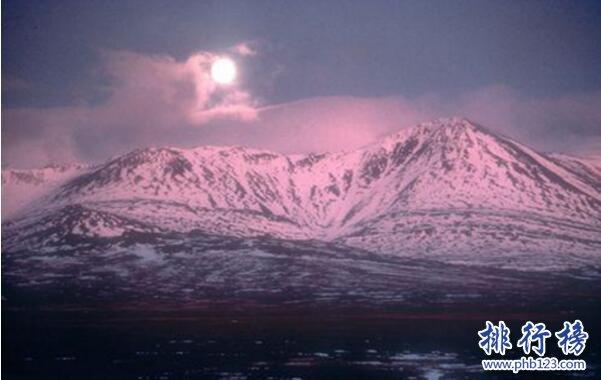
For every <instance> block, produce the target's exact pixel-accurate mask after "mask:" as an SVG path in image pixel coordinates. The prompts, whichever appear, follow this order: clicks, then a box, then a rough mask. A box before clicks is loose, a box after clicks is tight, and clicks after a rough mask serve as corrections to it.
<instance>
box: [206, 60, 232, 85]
mask: <svg viewBox="0 0 601 380" xmlns="http://www.w3.org/2000/svg"><path fill="white" fill-rule="evenodd" d="M211 78H213V80H214V81H215V82H217V83H220V84H229V83H232V82H233V81H234V79H236V64H235V63H234V61H232V60H231V59H229V58H219V59H217V60H216V61H215V62H213V65H211Z"/></svg>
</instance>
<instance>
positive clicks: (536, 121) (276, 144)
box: [2, 52, 601, 166]
mask: <svg viewBox="0 0 601 380" xmlns="http://www.w3.org/2000/svg"><path fill="white" fill-rule="evenodd" d="M212 59H214V55H213V54H211V53H206V52H205V53H198V54H195V55H192V56H191V57H189V58H188V59H186V60H183V61H177V60H175V59H173V58H171V57H168V56H147V55H142V54H136V53H131V52H106V53H105V54H104V66H103V69H104V70H105V72H106V73H107V75H108V76H109V77H110V78H112V82H111V86H110V87H109V94H108V97H107V99H106V101H105V102H103V103H101V104H100V105H94V106H79V107H62V108H27V109H5V110H3V113H2V123H3V130H2V137H3V143H2V148H3V150H2V151H3V153H2V155H3V156H2V159H3V162H5V163H6V162H8V163H9V164H12V165H18V166H40V165H43V164H45V163H48V162H64V161H82V160H83V161H85V160H93V161H101V160H104V159H106V158H107V157H109V156H112V155H115V154H118V153H123V152H125V151H128V150H131V149H134V148H137V147H144V146H182V147H191V146H197V145H244V146H251V147H257V148H264V149H269V150H273V151H278V152H283V153H300V152H310V151H313V152H322V151H339V150H345V149H353V148H357V147H359V146H362V145H366V144H369V143H372V142H374V141H376V140H377V139H379V138H380V137H382V136H384V135H386V134H389V133H392V132H394V131H397V130H399V129H402V128H405V127H408V126H411V125H414V124H416V123H419V122H421V121H424V120H430V119H433V118H437V117H447V116H453V115H459V116H466V117H469V118H471V119H472V120H474V121H476V122H478V123H480V124H482V125H484V126H487V127H488V128H489V129H491V130H493V131H497V132H499V133H502V134H505V135H507V136H509V137H513V138H515V139H517V140H519V141H523V142H525V143H527V144H529V145H531V146H533V147H535V148H537V149H539V150H551V151H564V152H571V153H586V154H591V152H592V153H595V151H596V150H598V149H599V147H600V146H601V145H599V141H600V140H601V139H600V136H601V91H597V92H588V93H581V94H571V95H565V96H561V97H529V96H524V95H521V94H520V93H518V92H517V91H515V90H514V89H511V88H509V87H507V86H503V85H494V86H488V87H483V88H478V89H474V90H470V91H465V92H463V93H457V94H453V96H448V95H446V96H443V95H441V94H437V93H429V94H424V95H423V96H419V97H413V98H410V97H404V96H393V97H383V98H356V97H322V98H311V99H304V100H299V101H295V102H291V103H285V104H278V105H272V106H267V107H262V108H259V107H257V102H256V101H255V100H254V98H253V97H252V96H251V94H250V93H249V92H247V91H244V90H243V89H242V88H236V87H225V88H224V87H219V86H216V85H215V84H214V83H213V82H212V81H211V80H210V78H208V66H209V65H210V63H211V61H212Z"/></svg>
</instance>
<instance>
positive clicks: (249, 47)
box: [232, 42, 258, 57]
mask: <svg viewBox="0 0 601 380" xmlns="http://www.w3.org/2000/svg"><path fill="white" fill-rule="evenodd" d="M255 45H256V43H253V42H242V43H239V44H237V45H235V46H234V47H233V48H232V51H234V52H235V53H236V54H239V55H241V56H247V57H248V56H250V57H252V56H255V55H257V54H258V50H257V49H256V47H255Z"/></svg>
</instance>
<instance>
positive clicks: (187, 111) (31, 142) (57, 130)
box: [2, 51, 257, 166]
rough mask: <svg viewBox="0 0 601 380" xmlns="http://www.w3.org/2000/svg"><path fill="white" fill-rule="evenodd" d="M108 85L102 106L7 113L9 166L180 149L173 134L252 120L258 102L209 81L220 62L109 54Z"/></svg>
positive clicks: (200, 56)
mask: <svg viewBox="0 0 601 380" xmlns="http://www.w3.org/2000/svg"><path fill="white" fill-rule="evenodd" d="M101 58H102V65H101V69H102V73H103V74H104V75H105V76H106V79H107V80H108V87H107V88H108V91H107V94H106V99H105V100H104V101H102V102H101V103H100V104H96V105H84V106H77V107H54V108H20V109H14V108H12V109H11V108H8V109H3V114H2V124H3V129H2V134H3V136H2V137H3V144H2V145H3V146H2V147H3V154H2V155H3V156H2V159H3V162H5V163H6V162H8V163H9V164H12V165H19V166H32V165H33V166H35V165H39V164H42V163H46V162H49V161H66V160H75V159H83V160H89V159H92V160H98V159H103V158H105V157H106V156H107V155H112V154H116V153H120V152H123V151H124V150H128V149H131V148H132V147H136V146H144V145H157V144H164V143H174V144H176V143H177V141H174V140H171V139H170V138H169V136H170V133H171V131H172V130H174V129H178V128H181V127H182V126H185V127H187V128H197V127H201V126H202V125H205V124H207V123H209V122H210V121H212V120H216V119H224V120H242V121H249V120H253V119H254V118H256V116H257V111H256V104H255V103H256V101H255V100H254V99H253V98H252V97H251V95H250V94H249V93H248V92H246V91H244V90H243V89H241V88H240V87H238V86H219V85H217V84H216V83H215V82H214V81H213V80H211V78H210V74H209V72H210V69H209V68H210V65H211V63H212V62H213V61H214V59H215V58H216V55H215V54H213V53H209V52H199V53H196V54H193V55H191V56H190V57H188V58H187V59H185V60H183V61H177V60H175V59H173V58H172V57H169V56H165V55H144V54H139V53H133V52H129V51H103V52H102V53H101Z"/></svg>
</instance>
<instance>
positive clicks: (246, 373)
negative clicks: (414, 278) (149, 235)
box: [2, 269, 601, 379]
mask: <svg viewBox="0 0 601 380" xmlns="http://www.w3.org/2000/svg"><path fill="white" fill-rule="evenodd" d="M478 271H481V269H478ZM505 274H507V273H505ZM464 275H465V276H466V278H471V279H473V278H475V277H474V276H476V275H477V274H476V273H470V272H469V270H468V269H466V270H465V271H464ZM515 276H517V278H519V279H521V280H520V281H518V280H517V279H516V278H515V277H511V276H509V277H507V276H501V277H498V278H497V281H496V282H492V283H491V282H481V283H480V285H478V284H477V283H474V282H473V281H466V282H465V284H466V285H465V286H464V288H463V289H461V286H460V283H458V282H452V284H451V283H449V284H447V286H442V284H441V285H440V286H437V287H433V286H432V285H433V284H430V285H429V287H430V288H429V289H426V288H424V287H422V290H423V292H422V293H420V295H419V296H416V297H405V298H404V300H403V301H401V302H388V303H384V304H383V303H378V302H376V303H374V304H370V303H369V302H367V301H366V300H365V299H361V300H358V299H352V298H351V299H344V297H343V296H340V295H339V297H340V298H339V299H334V300H333V299H330V300H324V299H313V300H311V299H299V298H298V297H297V296H295V295H294V294H292V295H290V297H288V299H286V297H285V296H282V295H281V294H280V295H278V297H277V299H276V298H273V297H268V296H264V295H263V296H257V295H255V296H254V297H252V296H248V295H246V296H245V298H239V299H236V298H225V297H224V298H221V299H219V297H217V295H215V296H214V297H212V298H210V299H207V300H206V301H202V300H197V301H195V302H193V303H182V302H180V301H177V302H166V301H164V300H162V301H152V300H148V299H146V300H143V299H140V300H137V301H136V300H127V301H119V302H115V303H109V302H103V304H102V305H99V304H94V303H88V304H82V303H81V302H80V303H78V304H73V303H69V302H67V301H68V300H66V301H65V302H63V303H57V302H56V301H57V299H56V294H55V298H54V301H55V302H54V303H53V304H45V303H43V302H40V299H36V298H35V297H33V296H29V297H28V296H26V294H19V297H15V296H16V295H17V294H12V293H11V291H10V286H8V285H7V284H5V286H4V289H3V290H4V291H5V294H9V295H12V297H7V298H5V300H4V301H3V315H2V327H3V334H2V346H3V351H2V355H3V357H2V362H3V366H2V375H3V376H4V377H5V378H6V379H266V378H272V379H342V378H345V379H402V378H414V379H457V378H460V379H479V378H486V379H495V378H516V377H517V376H516V375H513V374H511V373H507V372H496V373H492V372H489V373H484V372H483V371H482V369H481V366H480V361H481V360H482V359H484V358H485V355H484V354H483V352H482V351H481V350H480V349H479V348H478V346H477V341H478V337H477V330H479V329H482V328H483V326H484V323H485V321H486V320H491V321H493V322H496V321H498V320H505V321H506V322H507V323H508V325H509V327H510V328H511V331H512V333H511V339H512V342H513V345H514V349H512V350H511V351H510V352H509V354H508V355H506V356H505V358H519V357H520V356H521V355H520V354H521V349H516V348H515V342H516V341H517V339H518V337H519V330H520V327H521V325H522V324H523V323H524V322H525V321H528V320H532V321H540V322H545V323H546V324H547V327H548V328H549V329H550V330H551V331H558V330H559V329H560V328H561V326H562V323H563V321H564V320H570V321H573V320H574V319H580V320H582V322H583V323H584V326H585V330H586V331H587V332H588V333H589V334H590V338H589V341H588V344H587V348H586V350H585V352H584V353H583V354H582V355H581V356H580V357H578V358H579V359H584V360H586V361H587V364H588V369H587V370H586V371H585V372H555V373H553V372H539V373H534V372H528V373H526V372H523V373H521V375H520V377H528V378H541V379H543V378H550V377H551V378H591V379H592V378H598V376H600V375H601V373H600V366H601V358H600V356H599V355H600V351H601V350H600V348H599V347H600V344H601V340H599V339H598V337H599V336H601V322H600V321H601V311H600V310H599V307H598V305H599V302H598V301H599V296H598V294H600V293H599V290H600V284H599V281H598V280H594V279H590V278H587V279H580V278H577V277H575V276H553V275H548V276H546V278H545V276H541V275H536V274H531V276H530V277H529V274H528V273H527V272H519V273H516V274H515ZM528 278H530V279H531V281H530V282H528V281H527V279H528ZM424 281H425V280H424ZM428 281H431V280H428ZM427 283H429V282H427V281H426V282H423V283H421V285H423V286H425V285H427ZM485 284H486V286H485ZM414 285H415V286H416V289H417V288H419V286H418V285H419V281H418V283H416V284H414ZM443 295H447V296H443ZM231 296H232V295H231V294H229V295H228V297H231ZM11 299H19V300H26V301H20V302H19V303H15V302H11V301H10V300H11ZM547 344H548V351H547V356H557V357H558V358H570V359H574V358H575V357H565V356H563V355H562V354H561V353H560V352H559V350H558V349H557V348H556V346H555V338H554V337H553V338H550V339H548V341H547ZM499 358H500V357H499Z"/></svg>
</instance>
